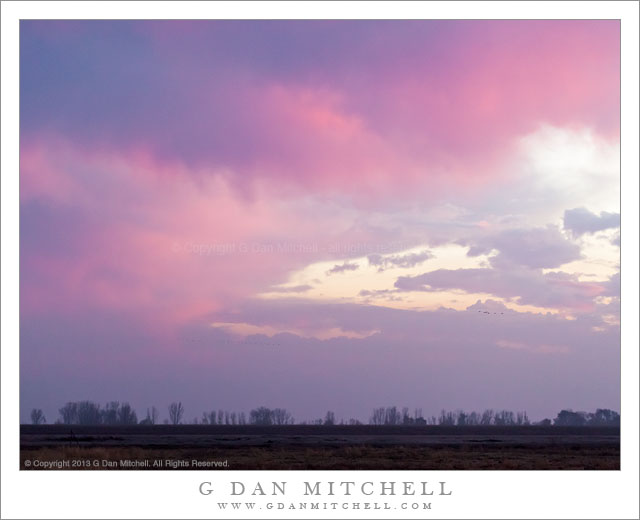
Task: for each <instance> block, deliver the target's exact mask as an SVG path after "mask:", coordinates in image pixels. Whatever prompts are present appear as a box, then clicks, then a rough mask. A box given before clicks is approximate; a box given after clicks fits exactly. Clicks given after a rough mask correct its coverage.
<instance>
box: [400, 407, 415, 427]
mask: <svg viewBox="0 0 640 520" xmlns="http://www.w3.org/2000/svg"><path fill="white" fill-rule="evenodd" d="M402 424H405V425H407V424H413V419H412V418H411V417H410V416H409V408H407V407H406V406H405V407H404V408H403V409H402Z"/></svg>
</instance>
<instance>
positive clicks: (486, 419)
mask: <svg viewBox="0 0 640 520" xmlns="http://www.w3.org/2000/svg"><path fill="white" fill-rule="evenodd" d="M493 416H494V412H493V410H485V411H484V412H482V418H481V419H480V424H482V425H483V426H488V425H490V424H493Z"/></svg>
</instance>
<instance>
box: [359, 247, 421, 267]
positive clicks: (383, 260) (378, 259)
mask: <svg viewBox="0 0 640 520" xmlns="http://www.w3.org/2000/svg"><path fill="white" fill-rule="evenodd" d="M431 258H433V253H431V252H430V251H428V250H426V249H425V250H424V251H420V252H419V253H409V254H406V255H393V256H383V255H369V256H368V257H367V259H368V260H369V265H373V266H376V267H378V271H379V272H382V271H384V270H385V269H388V268H389V267H401V268H409V267H415V266H416V265H418V264H421V263H422V262H426V261H427V260H429V259H431Z"/></svg>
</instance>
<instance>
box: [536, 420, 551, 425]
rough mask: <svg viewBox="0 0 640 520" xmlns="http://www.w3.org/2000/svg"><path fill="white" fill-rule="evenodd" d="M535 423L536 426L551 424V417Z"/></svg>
mask: <svg viewBox="0 0 640 520" xmlns="http://www.w3.org/2000/svg"><path fill="white" fill-rule="evenodd" d="M537 425H538V426H551V419H542V421H540V422H539V423H537Z"/></svg>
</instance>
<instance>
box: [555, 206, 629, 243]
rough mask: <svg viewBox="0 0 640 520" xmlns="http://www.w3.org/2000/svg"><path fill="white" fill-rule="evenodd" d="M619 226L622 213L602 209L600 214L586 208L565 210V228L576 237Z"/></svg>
mask: <svg viewBox="0 0 640 520" xmlns="http://www.w3.org/2000/svg"><path fill="white" fill-rule="evenodd" d="M618 227H620V213H609V212H606V211H602V212H601V213H600V215H596V214H595V213H591V212H590V211H589V210H588V209H586V208H575V209H568V210H566V211H565V212H564V228H565V229H566V230H567V231H570V232H571V233H572V234H573V235H574V236H576V237H577V236H580V235H584V234H585V233H595V232H596V231H604V230H605V229H612V228H618Z"/></svg>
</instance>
